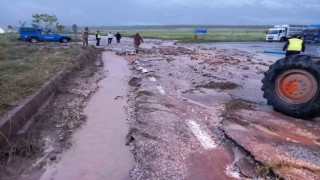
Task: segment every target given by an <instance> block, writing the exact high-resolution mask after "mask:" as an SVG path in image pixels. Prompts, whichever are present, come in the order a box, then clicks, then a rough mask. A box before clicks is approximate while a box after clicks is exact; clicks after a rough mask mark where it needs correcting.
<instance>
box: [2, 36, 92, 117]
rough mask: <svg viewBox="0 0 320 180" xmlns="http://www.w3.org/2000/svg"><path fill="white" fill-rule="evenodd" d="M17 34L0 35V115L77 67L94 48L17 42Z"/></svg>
mask: <svg viewBox="0 0 320 180" xmlns="http://www.w3.org/2000/svg"><path fill="white" fill-rule="evenodd" d="M16 39H17V35H15V34H0V115H2V114H3V113H4V112H5V111H6V110H8V109H10V108H11V107H12V106H14V104H15V102H16V101H18V100H20V99H22V98H23V97H25V96H27V95H30V94H31V93H33V92H35V91H36V90H38V89H39V88H40V86H41V85H42V84H43V83H44V82H45V81H47V80H48V79H50V78H51V77H52V76H53V75H54V74H55V73H57V72H58V71H61V70H63V69H65V68H71V67H73V66H76V65H77V62H76V57H78V56H79V55H80V54H81V53H85V52H88V53H90V52H96V51H98V50H97V49H96V48H94V47H82V46H79V45H70V46H64V45H60V44H50V43H48V44H46V45H37V44H30V43H28V42H18V41H17V40H16Z"/></svg>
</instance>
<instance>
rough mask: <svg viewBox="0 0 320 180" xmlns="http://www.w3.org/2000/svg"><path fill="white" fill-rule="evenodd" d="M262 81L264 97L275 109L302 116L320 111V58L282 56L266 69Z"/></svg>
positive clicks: (308, 115)
mask: <svg viewBox="0 0 320 180" xmlns="http://www.w3.org/2000/svg"><path fill="white" fill-rule="evenodd" d="M262 84H263V85H262V88H261V90H262V91H263V92H264V93H263V97H264V98H266V99H267V103H268V105H271V106H273V109H274V110H276V111H278V112H281V113H283V114H285V115H288V116H292V117H296V118H301V119H310V118H314V117H316V116H318V115H319V114H320V58H317V57H311V56H308V55H294V56H288V57H286V58H282V59H280V60H278V61H277V62H276V63H274V64H272V65H271V66H270V67H269V70H268V71H267V72H265V77H264V78H263V80H262Z"/></svg>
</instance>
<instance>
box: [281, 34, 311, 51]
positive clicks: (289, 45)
mask: <svg viewBox="0 0 320 180" xmlns="http://www.w3.org/2000/svg"><path fill="white" fill-rule="evenodd" d="M305 49H306V48H305V45H304V42H303V40H302V39H299V38H298V35H293V36H292V38H290V39H289V40H288V41H287V42H286V44H285V45H284V46H283V51H286V56H290V55H295V54H300V53H301V51H302V52H304V51H305Z"/></svg>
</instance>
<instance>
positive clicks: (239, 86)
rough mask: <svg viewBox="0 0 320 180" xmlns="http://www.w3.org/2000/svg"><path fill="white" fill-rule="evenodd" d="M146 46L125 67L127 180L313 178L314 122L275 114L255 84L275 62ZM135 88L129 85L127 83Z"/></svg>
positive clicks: (318, 165) (211, 50)
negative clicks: (128, 70)
mask: <svg viewBox="0 0 320 180" xmlns="http://www.w3.org/2000/svg"><path fill="white" fill-rule="evenodd" d="M213 46H214V44H213V45H200V46H199V45H192V44H189V45H181V44H176V45H174V44H169V43H168V42H163V41H155V40H152V41H151V40H150V41H149V42H147V43H146V44H144V47H145V48H144V49H143V50H142V52H141V53H140V54H139V55H136V56H132V55H130V53H127V52H126V51H120V52H118V54H119V55H122V56H124V57H125V58H126V59H128V60H129V63H131V64H132V65H131V67H132V71H133V75H132V76H133V77H132V79H131V81H132V82H131V86H132V88H131V92H130V93H129V94H130V98H129V99H130V108H129V109H130V119H129V123H130V133H129V137H128V138H127V140H128V143H130V147H131V149H132V151H133V154H134V155H135V159H136V166H135V169H134V170H133V171H131V172H130V177H131V178H132V179H256V178H270V179H274V178H278V177H281V178H284V179H319V177H320V152H319V150H320V146H319V145H320V144H319V142H320V139H319V137H320V123H319V120H317V119H314V120H310V121H304V120H299V119H294V118H290V117H287V116H284V115H282V114H279V113H277V112H274V111H273V110H272V108H271V107H269V106H267V105H266V101H265V100H264V99H263V97H262V91H261V90H260V88H261V79H262V78H263V73H264V72H265V71H266V70H267V69H268V66H269V65H270V64H272V63H274V62H275V61H276V60H277V59H278V58H279V56H269V55H266V54H260V53H252V52H247V51H243V50H239V49H232V48H228V49H223V48H216V47H213ZM133 82H135V83H133Z"/></svg>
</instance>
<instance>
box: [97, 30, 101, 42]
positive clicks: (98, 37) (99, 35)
mask: <svg viewBox="0 0 320 180" xmlns="http://www.w3.org/2000/svg"><path fill="white" fill-rule="evenodd" d="M100 39H101V34H100V31H99V30H98V31H97V33H96V40H97V43H96V46H100Z"/></svg>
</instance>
